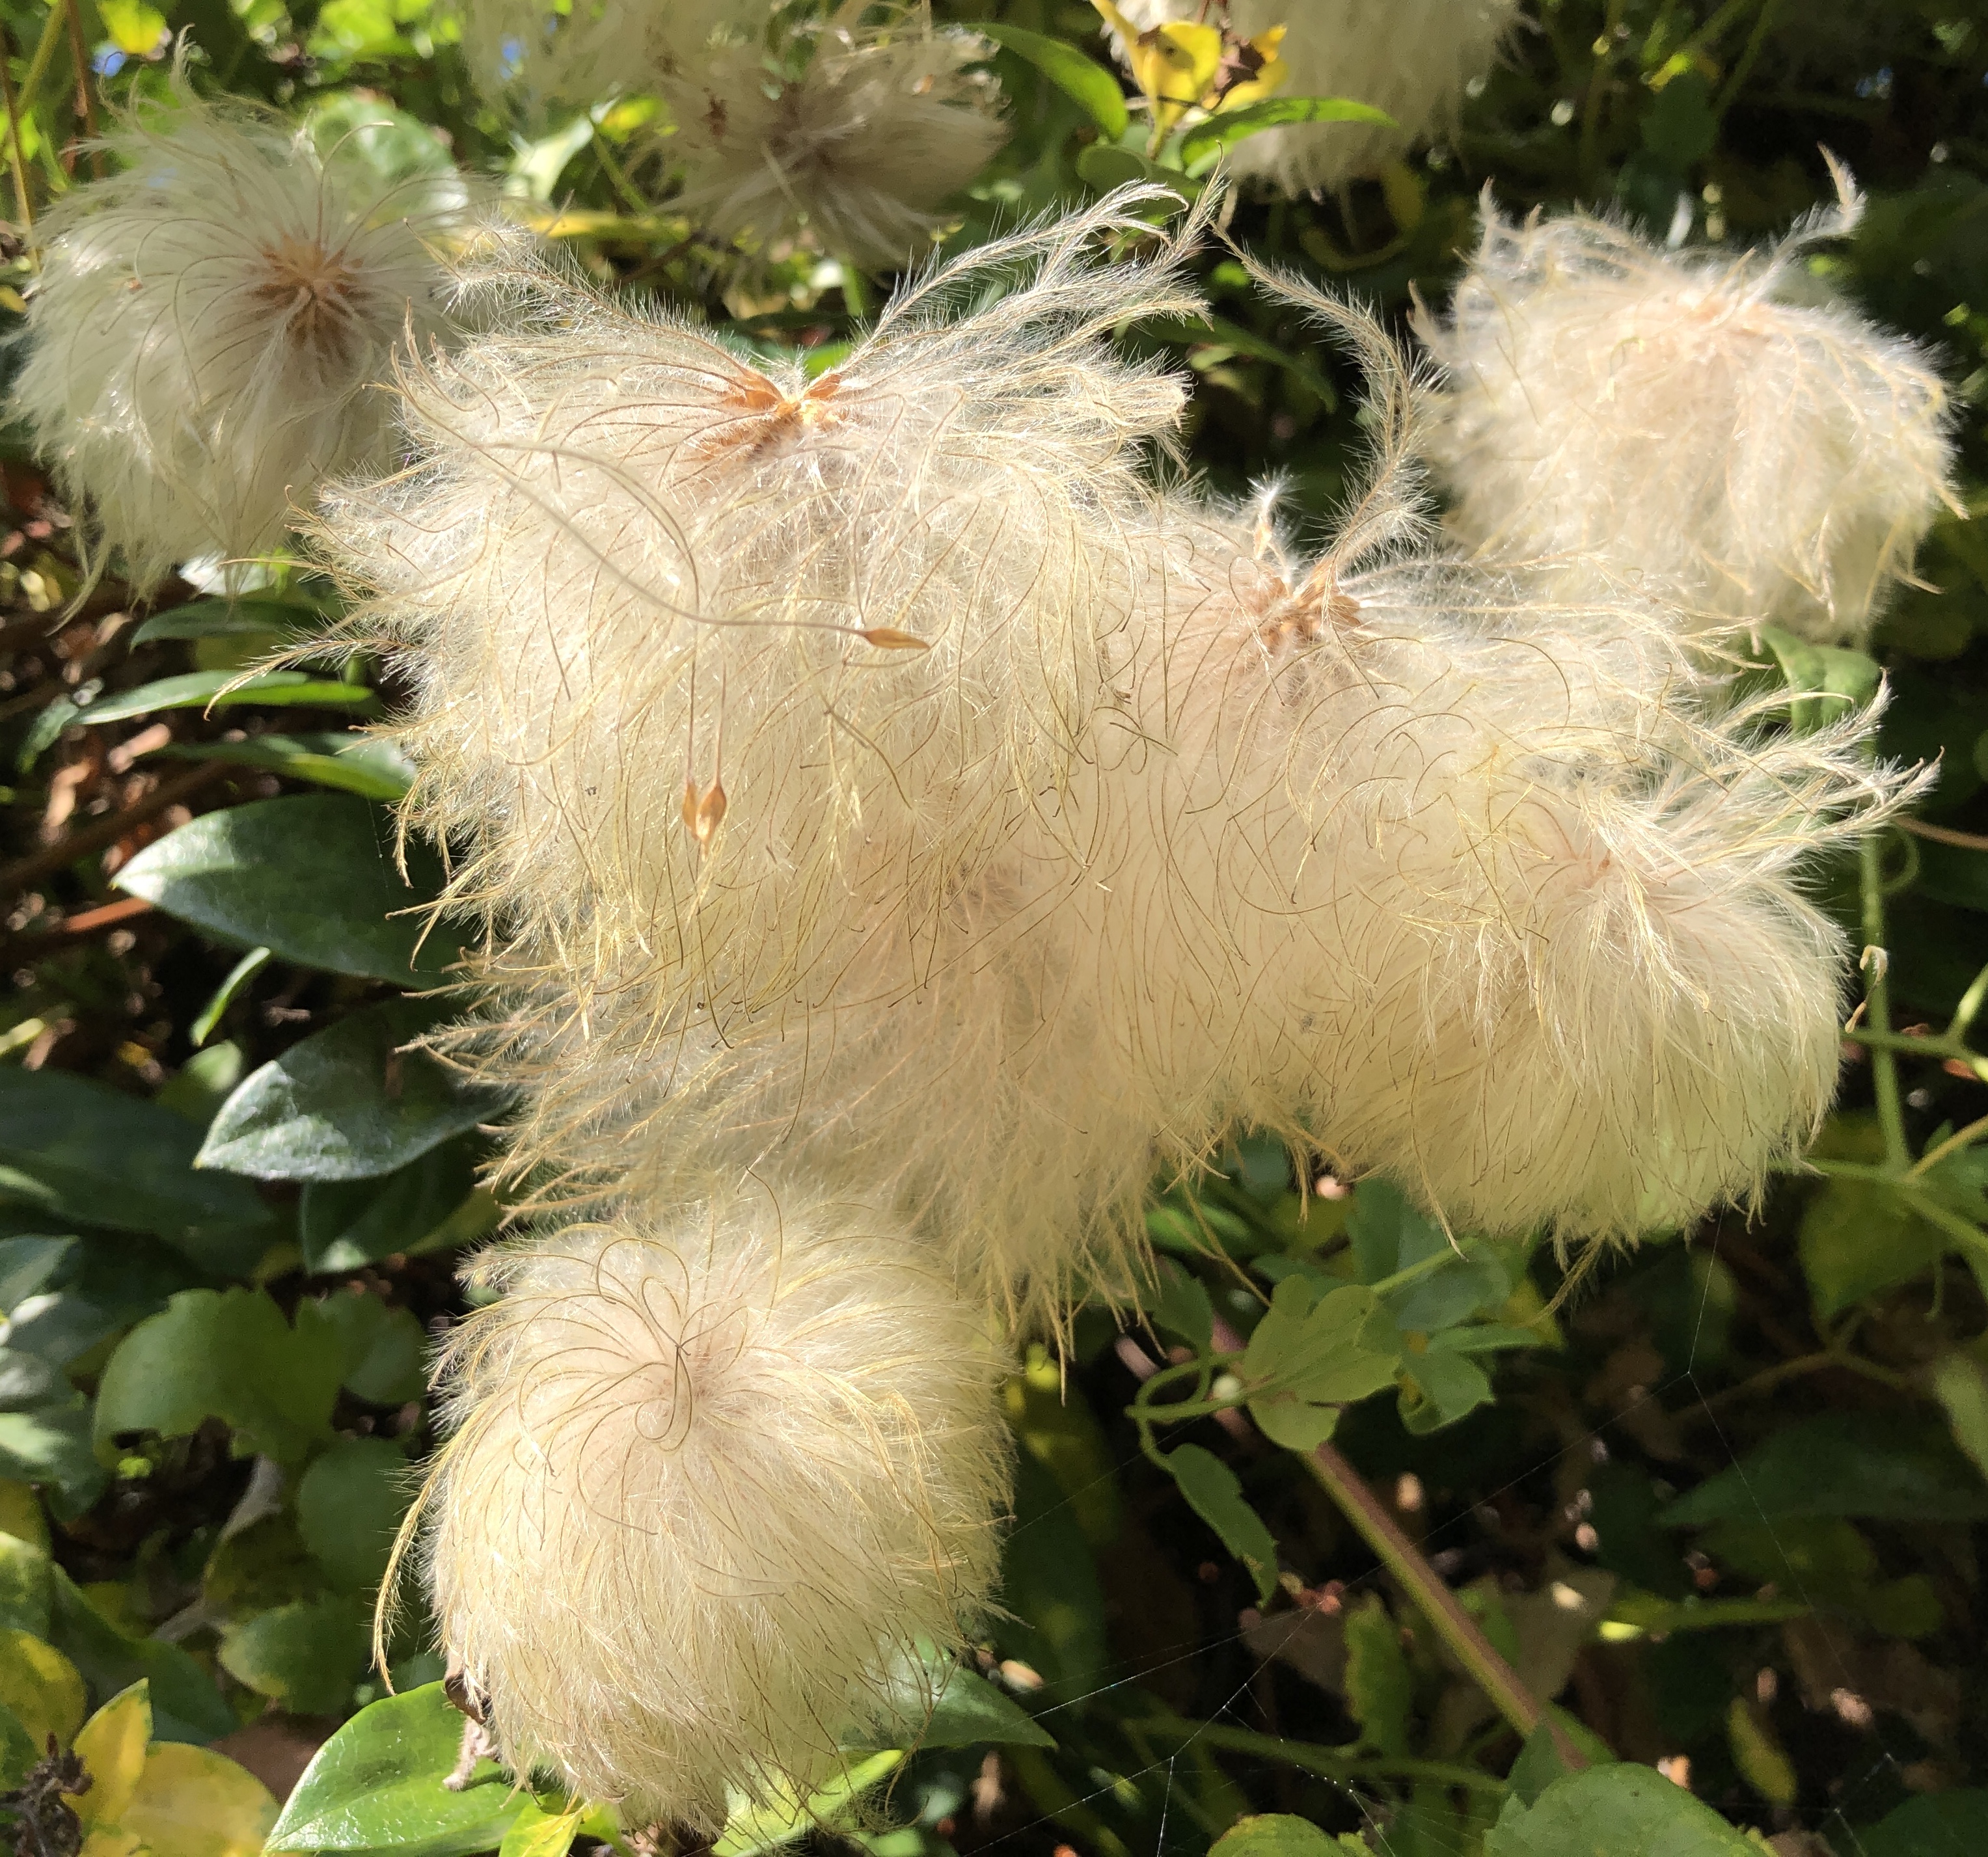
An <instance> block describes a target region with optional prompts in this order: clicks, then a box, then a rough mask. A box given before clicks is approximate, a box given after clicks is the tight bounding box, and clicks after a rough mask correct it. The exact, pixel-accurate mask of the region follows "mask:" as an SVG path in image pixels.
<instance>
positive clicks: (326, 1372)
mask: <svg viewBox="0 0 1988 1857" xmlns="http://www.w3.org/2000/svg"><path fill="white" fill-rule="evenodd" d="M343 1370H344V1359H343V1355H342V1352H341V1351H340V1346H339V1341H338V1337H337V1335H336V1333H335V1332H334V1331H333V1329H332V1328H331V1326H330V1324H329V1323H328V1322H326V1321H325V1320H324V1318H323V1317H322V1316H321V1315H320V1313H319V1312H318V1310H317V1308H316V1305H314V1304H313V1303H309V1302H303V1303H300V1304H299V1305H298V1307H297V1315H296V1327H295V1328H292V1326H291V1325H290V1324H289V1322H286V1321H285V1320H284V1319H283V1315H282V1310H280V1309H279V1308H277V1306H276V1304H275V1303H274V1302H272V1301H271V1300H270V1299H269V1297H268V1296H266V1295H264V1294H263V1293H262V1291H260V1290H249V1289H239V1288H237V1289H228V1290H221V1291H216V1290H185V1291H181V1293H180V1294H179V1295H176V1296H174V1298H172V1300H171V1302H169V1303H168V1304H167V1306H166V1307H165V1308H164V1310H162V1311H161V1312H160V1313H159V1314H158V1315H154V1316H150V1317H149V1318H147V1319H146V1320H145V1321H144V1322H140V1323H139V1325H137V1327H136V1328H135V1329H133V1330H132V1331H131V1332H130V1334H129V1335H126V1336H125V1337H124V1339H123V1341H121V1342H119V1343H118V1345H117V1352H115V1353H113V1355H112V1356H111V1357H110V1361H109V1362H108V1364H107V1365H106V1366H105V1368H104V1370H103V1380H102V1382H101V1383H100V1386H99V1387H98V1389H97V1396H96V1450H97V1455H98V1457H99V1458H100V1459H101V1460H103V1461H106V1462H114V1461H115V1460H116V1457H117V1443H116V1440H117V1437H118V1436H119V1435H120V1433H126V1432H156V1433H158V1434H159V1435H160V1436H161V1437H185V1436H187V1435H188V1433H191V1432H194V1431H197V1430H198V1429H199V1428H200V1426H201V1422H202V1421H203V1420H207V1419H209V1418H216V1419H220V1420H223V1421H224V1422H225V1423H227V1424H228V1426H230V1427H232V1428H233V1429H234V1430H237V1431H238V1432H240V1433H242V1434H243V1437H244V1438H245V1440H248V1441H249V1443H251V1444H252V1446H253V1447H254V1448H255V1449H256V1450H260V1451H262V1452H264V1453H265V1454H267V1455H269V1456H270V1457H275V1458H277V1459H279V1460H282V1461H284V1462H294V1461H295V1460H297V1459H298V1458H299V1457H302V1456H303V1454H304V1452H305V1451H306V1450H308V1449H309V1447H310V1446H311V1445H312V1444H313V1443H316V1442H318V1441H319V1440H322V1439H324V1438H326V1437H328V1436H329V1434H330V1420H331V1408H332V1404H333V1400H335V1399H336V1397H337V1393H338V1386H339V1382H340V1378H341V1376H342V1375H343Z"/></svg>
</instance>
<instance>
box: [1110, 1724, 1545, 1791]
mask: <svg viewBox="0 0 1988 1857" xmlns="http://www.w3.org/2000/svg"><path fill="white" fill-rule="evenodd" d="M1137 1726H1138V1727H1140V1728H1141V1729H1142V1730H1144V1731H1145V1732H1146V1733H1147V1734H1163V1735H1165V1736H1167V1737H1169V1738H1170V1739H1171V1738H1175V1737H1178V1739H1179V1740H1181V1741H1205V1742H1206V1743H1207V1744H1208V1745H1209V1746H1210V1747H1226V1748H1228V1749H1229V1751H1231V1752H1232V1753H1236V1754H1256V1755H1257V1756H1258V1757H1260V1758H1262V1759H1263V1760H1266V1761H1282V1762H1283V1764H1285V1765H1286V1766H1288V1767H1298V1768H1303V1770H1304V1771H1306V1772H1307V1773H1315V1774H1318V1775H1319V1776H1320V1778H1324V1779H1328V1780H1351V1779H1364V1778H1374V1779H1377V1780H1428V1781H1432V1783H1434V1784H1436V1785H1438V1786H1460V1787H1466V1788H1469V1790H1470V1791H1472V1792H1491V1793H1503V1792H1504V1791H1506V1784H1505V1782H1504V1781H1503V1780H1500V1779H1497V1778H1494V1777H1493V1775H1492V1774H1488V1773H1483V1772H1480V1771H1479V1770H1478V1769H1477V1768H1475V1767H1466V1766H1464V1765H1462V1764H1460V1763H1458V1762H1453V1761H1415V1760H1394V1759H1389V1758H1371V1759H1370V1758H1368V1757H1364V1756H1361V1755H1358V1754H1341V1753H1340V1752H1339V1751H1337V1749H1336V1748H1332V1747H1314V1746H1313V1745H1312V1744H1310V1743H1309V1742H1306V1741H1286V1740H1285V1739H1284V1738H1283V1736H1282V1735H1280V1734H1256V1733H1255V1732H1254V1731H1253V1730H1250V1729H1248V1728H1231V1727H1225V1726H1224V1725H1223V1724H1221V1723H1219V1722H1198V1721H1188V1720H1185V1718H1184V1717H1179V1716H1173V1715H1166V1716H1161V1717H1152V1716H1141V1717H1139V1718H1138V1723H1137Z"/></svg>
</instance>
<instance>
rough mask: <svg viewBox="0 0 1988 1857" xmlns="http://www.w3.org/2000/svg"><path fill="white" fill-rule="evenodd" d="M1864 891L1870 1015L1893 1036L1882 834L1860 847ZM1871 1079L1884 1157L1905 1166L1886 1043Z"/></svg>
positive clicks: (1900, 1113)
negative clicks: (1883, 1144) (1887, 956)
mask: <svg viewBox="0 0 1988 1857" xmlns="http://www.w3.org/2000/svg"><path fill="white" fill-rule="evenodd" d="M1858 859H1859V866H1858V869H1859V873H1860V875H1861V880H1862V884H1861V887H1862V890H1863V893H1864V942H1865V947H1864V959H1863V968H1864V1002H1865V1020H1866V1021H1867V1022H1868V1025H1869V1026H1870V1028H1871V1031H1874V1032H1875V1033H1876V1034H1878V1036H1879V1037H1880V1038H1888V1037H1889V1036H1890V1035H1891V1031H1892V989H1891V982H1890V981H1889V980H1888V978H1887V977H1886V974H1885V967H1886V965H1887V961H1886V957H1885V890H1884V872H1883V869H1882V867H1881V864H1880V863H1879V861H1878V860H1879V850H1878V840H1877V839H1876V838H1875V836H1873V837H1870V838H1867V839H1865V841H1864V842H1863V845H1862V846H1861V849H1860V850H1859V852H1858ZM1871 1087H1872V1089H1873V1090H1874V1092H1875V1094H1876V1096H1877V1099H1878V1126H1879V1127H1880V1128H1881V1129H1883V1131H1884V1135H1885V1160H1886V1161H1887V1162H1888V1163H1890V1165H1891V1166H1892V1167H1893V1168H1895V1169H1898V1170H1903V1169H1904V1168H1905V1166H1906V1164H1907V1163H1909V1161H1910V1160H1911V1159H1912V1150H1911V1148H1910V1146H1909V1145H1908V1144H1907V1143H1906V1140H1905V1107H1904V1105H1903V1103H1902V1101H1901V1100H1900V1098H1899V1094H1898V1060H1897V1058H1895V1057H1894V1056H1893V1055H1892V1052H1890V1051H1889V1050H1888V1049H1887V1048H1885V1046H1884V1045H1881V1044H1876V1043H1873V1044H1872V1045H1871Z"/></svg>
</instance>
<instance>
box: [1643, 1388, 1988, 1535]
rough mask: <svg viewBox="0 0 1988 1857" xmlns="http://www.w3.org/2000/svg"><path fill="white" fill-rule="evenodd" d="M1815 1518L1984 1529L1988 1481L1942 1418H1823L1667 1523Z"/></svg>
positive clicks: (1782, 1433) (1765, 1447)
mask: <svg viewBox="0 0 1988 1857" xmlns="http://www.w3.org/2000/svg"><path fill="white" fill-rule="evenodd" d="M1814 1515H1843V1516H1848V1517H1851V1518H1860V1517H1861V1518H1870V1519H1872V1520H1892V1521H1909V1522H1919V1523H1925V1522H1936V1521H1981V1520H1983V1519H1984V1518H1988V1481H1983V1478H1982V1475H1981V1473H1980V1471H1979V1470H1976V1468H1975V1467H1974V1465H1973V1463H1972V1462H1971V1461H1970V1460H1969V1458H1968V1457H1966V1454H1964V1453H1963V1451H1962V1450H1961V1449H1960V1447H1959V1446H1958V1445H1957V1444H1956V1443H1954V1441H1953V1439H1952V1435H1951V1434H1950V1433H1949V1432H1948V1430H1947V1429H1946V1426H1945V1425H1944V1424H1942V1423H1940V1421H1939V1420H1937V1419H1934V1418H1932V1417H1930V1416H1929V1417H1926V1418H1924V1419H1922V1418H1919V1417H1918V1416H1915V1415H1906V1414H1895V1413H1884V1412H1831V1413H1821V1414H1819V1415H1818V1416H1815V1417H1814V1418H1808V1419H1798V1420H1795V1421H1794V1422H1793V1423H1790V1424H1787V1425H1784V1426H1783V1427H1781V1428H1780V1430H1777V1431H1776V1432H1774V1433H1772V1434H1770V1436H1769V1437H1767V1438H1766V1439H1764V1440H1763V1441H1762V1442H1761V1443H1759V1444H1756V1446H1755V1447H1753V1449H1752V1450H1750V1451H1748V1452H1747V1453H1746V1454H1745V1455H1744V1456H1743V1457H1742V1458H1741V1459H1740V1460H1739V1462H1738V1463H1737V1464H1734V1465H1733V1466H1732V1467H1730V1468H1729V1469H1727V1470H1721V1471H1720V1472H1719V1474H1717V1475H1716V1476H1715V1477H1709V1478H1708V1479H1707V1480H1706V1481H1705V1482H1703V1483H1702V1484H1699V1486H1698V1487H1697V1488H1696V1489H1695V1490H1693V1491H1692V1492H1691V1494H1689V1495H1688V1496H1685V1497H1682V1499H1681V1500H1679V1501H1676V1502H1674V1503H1672V1504H1671V1505H1670V1507H1669V1508H1668V1509H1666V1510H1665V1511H1664V1513H1663V1515H1662V1521H1664V1523H1665V1524H1666V1525H1668V1526H1669V1527H1672V1528H1682V1527H1687V1526H1691V1525H1693V1524H1701V1523H1704V1522H1710V1521H1748V1522H1750V1521H1760V1520H1762V1519H1765V1520H1766V1521H1770V1522H1772V1521H1778V1520H1780V1519H1781V1518H1783V1517H1788V1518H1794V1517H1800V1516H1814Z"/></svg>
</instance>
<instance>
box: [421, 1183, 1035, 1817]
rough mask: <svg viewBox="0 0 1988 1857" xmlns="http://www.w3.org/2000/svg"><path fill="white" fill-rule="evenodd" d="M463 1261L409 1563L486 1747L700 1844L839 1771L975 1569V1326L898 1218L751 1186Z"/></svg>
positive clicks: (987, 1373)
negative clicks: (751, 1807) (484, 1303)
mask: <svg viewBox="0 0 1988 1857" xmlns="http://www.w3.org/2000/svg"><path fill="white" fill-rule="evenodd" d="M472 1276H473V1279H474V1280H475V1281H478V1282H479V1283H482V1284H484V1285H489V1287H492V1288H496V1289H499V1290H502V1291H503V1292H504V1293H503V1295H502V1300H500V1301H499V1302H495V1303H493V1304H492V1305H489V1306H488V1307H486V1308H482V1309H481V1310H479V1311H478V1312H475V1314H473V1315H471V1316H470V1317H469V1318H468V1320H467V1321H465V1322H464V1323H462V1325H460V1326H459V1327H458V1329H456V1331H455V1333H454V1335H452V1336H451V1339H450V1341H449V1343H448V1347H447V1349H446V1350H445V1353H444V1356H443V1358H442V1360H441V1365H440V1367H439V1369H438V1381H439V1385H440V1386H441V1390H442V1393H443V1396H444V1400H445V1410H446V1412H447V1415H448V1420H449V1422H450V1423H451V1426H452V1427H453V1428H454V1433H453V1436H452V1437H451V1438H450V1439H449V1440H448V1443H447V1444H446V1445H445V1446H444V1447H443V1449H442V1450H441V1454H440V1455H439V1457H438V1460H436V1463H435V1465H434V1468H433V1470H431V1474H430V1477H429V1480H428V1488H427V1491H426V1492H425V1495H424V1503H423V1504H422V1510H423V1512H424V1514H426V1516H427V1518H428V1524H429V1526H428V1534H427V1536H426V1538H425V1540H424V1543H423V1547H422V1553H423V1555H424V1560H425V1564H426V1566H427V1568H428V1574H429V1577H430V1580H431V1586H432V1590H433V1596H434V1609H435V1613H436V1616H437V1618H438V1620H439V1621H440V1626H441V1636H442V1641H443V1643H444V1644H445V1646H446V1648H447V1649H448V1652H449V1653H450V1654H451V1658H452V1659H455V1660H457V1661H458V1663H459V1665H460V1667H461V1668H462V1671H463V1673H464V1674H465V1677H466V1679H467V1680H468V1683H469V1685H470V1686H472V1689H473V1690H475V1691H476V1692H478V1693H480V1695H481V1697H482V1698H484V1699H485V1707H486V1710H487V1713H488V1717H489V1727H490V1729H491V1730H492V1734H493V1737H494V1738H495V1742H496V1744H497V1746H498V1747H499V1749H500V1750H501V1751H502V1756H503V1757H504V1758H505V1761H507V1762H508V1763H509V1764H510V1765H511V1766H512V1768H513V1769H514V1770H515V1771H516V1772H517V1773H518V1774H519V1775H520V1777H521V1778H522V1776H524V1775H525V1774H528V1773H529V1772H531V1771H532V1770H533V1769H535V1768H551V1769H553V1770H554V1771H556V1772H557V1773H558V1774H560V1777H561V1778H563V1780H564V1781H566V1783H567V1784H570V1785H572V1786H573V1787H576V1788H578V1789H579V1790H580V1791H581V1792H583V1794H585V1795H587V1796H588V1797H590V1798H595V1799H601V1800H613V1801H617V1803H618V1804H619V1805H620V1807H621V1809H622V1814H623V1819H624V1822H625V1823H627V1825H630V1826H631V1828H632V1827H634V1826H637V1825H644V1824H647V1823H650V1822H668V1823H671V1824H674V1825H679V1826H684V1827H688V1828H690V1829H691V1830H693V1831H695V1832H701V1833H703V1834H705V1835H715V1832H717V1831H718V1828H720V1827H721V1826H722V1824H723V1822H724V1819H725V1792H726V1789H727V1788H728V1787H730V1788H735V1789H736V1790H739V1791H742V1792H744V1793H745V1795H747V1796H748V1797H749V1798H752V1800H754V1801H756V1802H759V1801H764V1800H766V1798H768V1797H769V1794H770V1793H771V1792H772V1791H773V1789H774V1788H777V1787H778V1786H779V1785H780V1784H782V1783H783V1782H786V1783H789V1784H793V1783H796V1782H797V1783H799V1784H801V1785H803V1786H806V1784H809V1783H810V1782H811V1781H812V1782H819V1781H820V1780H822V1779H823V1778H826V1777H827V1774H828V1773H829V1772H830V1771H832V1770H833V1768H834V1766H835V1764H836V1763H837V1760H838V1758H839V1756H838V1754H837V1736H838V1733H839V1732H840V1731H846V1730H848V1729H850V1728H851V1727H861V1726H867V1725H868V1724H870V1723H871V1722H872V1721H873V1720H881V1719H882V1718H884V1717H887V1715H888V1713H889V1709H890V1700H891V1695H892V1693H893V1690H894V1687H896V1686H897V1684H896V1683H894V1677H897V1676H898V1673H900V1672H901V1670H902V1669H903V1667H904V1664H905V1663H906V1662H907V1661H908V1660H914V1659H915V1656H916V1646H917V1644H918V1640H920V1639H923V1640H925V1641H926V1642H927V1643H931V1644H934V1645H936V1646H939V1647H941V1648H945V1647H948V1646H953V1645H955V1644H957V1643H958V1642H959V1639H960V1636H961V1622H962V1617H970V1616H971V1615H972V1612H974V1611H975V1609H977V1608H979V1606H980V1605H982V1603H983V1602H984V1600H985V1597H986V1592H987V1590H988V1589H989V1585H990V1584H991V1582H992V1578H993V1575H994V1572H995V1569H996V1565H997V1563H998V1560H999V1541H998V1538H997V1535H996V1527H995V1521H996V1514H997V1511H998V1510H999V1508H1000V1507H1001V1506H1002V1504H1003V1503H1004V1501H1005V1497H1006V1486H1007V1470H1008V1460H1007V1455H1006V1440H1005V1435H1004V1433H1003V1431H1002V1427H1001V1426H1000V1425H999V1422H998V1420H997V1419H996V1413H995V1406H994V1401H993V1396H992V1395H993V1389H994V1387H995V1386H996V1383H997V1382H998V1379H999V1374H1000V1372H1001V1367H1000V1362H999V1356H998V1355H997V1352H996V1349H994V1348H993V1346H992V1345H991V1344H990V1342H989V1338H988V1336H987V1334H986V1330H985V1327H984V1324H983V1322H982V1319H981V1318H979V1317H978V1316H977V1315H975V1314H974V1313H973V1312H971V1311H970V1310H969V1309H968V1308H965V1306H964V1305H962V1303H961V1302H959V1300H958V1298H957V1296H956V1295H955V1294H954V1293H953V1291H952V1288H951V1285H949V1283H948V1282H947V1281H945V1277H944V1274H943V1272H942V1271H938V1270H935V1269H934V1268H933V1267H932V1266H931V1264H928V1262H926V1261H925V1259H924V1257H923V1254H922V1250H921V1246H920V1245H919V1244H918V1243H917V1241H915V1239H913V1238H912V1237H911V1236H910V1235H909V1234H907V1233H905V1232H903V1231H899V1230H897V1229H894V1227H892V1225H891V1223H890V1222H889V1221H887V1220H880V1219H878V1218H877V1217H875V1216H874V1215H873V1214H870V1213H867V1212H866V1211H864V1210H860V1208H858V1207H852V1206H848V1205H840V1204H835V1203H833V1202H832V1201H830V1200H824V1199H823V1198H821V1197H820V1196H818V1195H817V1196H813V1197H810V1196H806V1195H804V1194H790V1193H780V1192H776V1191H774V1190H770V1189H767V1188H764V1187H749V1188H746V1189H745V1190H740V1191H737V1192H732V1193H721V1194H719V1195H718V1196H717V1197H715V1198H713V1199H712V1200H709V1201H707V1202H706V1203H705V1204H702V1205H701V1206H698V1207H689V1208H686V1209H685V1210H684V1211H683V1212H682V1213H681V1214H679V1215H678V1217H675V1218H674V1219H673V1220H672V1221H671V1222H670V1224H668V1226H667V1227H663V1226H659V1225H658V1224H655V1223H654V1222H653V1221H648V1220H645V1219H642V1218H640V1217H634V1216H633V1215H627V1214H624V1215H623V1216H620V1217H617V1218H616V1219H615V1220H614V1221H612V1222H611V1223H609V1224H601V1225H597V1226H578V1227H570V1228H569V1229H567V1230H565V1231H559V1232H556V1233H553V1234H550V1235H549V1236H547V1237H542V1238H539V1239H536V1240H532V1241H524V1242H520V1243H513V1244H508V1245H504V1246H500V1247H499V1248H496V1249H495V1250H494V1251H487V1252H485V1254H483V1256H482V1258H481V1259H480V1260H479V1261H478V1264H477V1265H476V1267H475V1270H474V1271H473V1272H472ZM914 1667H915V1666H914ZM899 1680H900V1681H901V1679H899ZM884 1725H887V1726H891V1727H900V1726H901V1724H897V1723H895V1722H885V1724H884Z"/></svg>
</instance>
